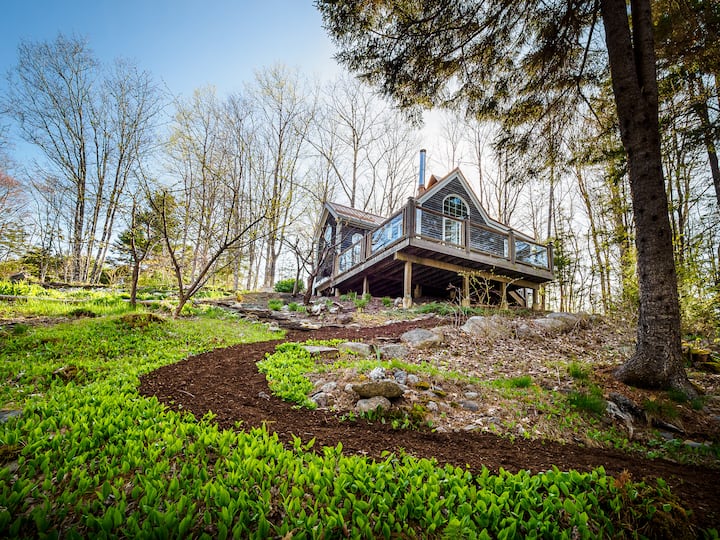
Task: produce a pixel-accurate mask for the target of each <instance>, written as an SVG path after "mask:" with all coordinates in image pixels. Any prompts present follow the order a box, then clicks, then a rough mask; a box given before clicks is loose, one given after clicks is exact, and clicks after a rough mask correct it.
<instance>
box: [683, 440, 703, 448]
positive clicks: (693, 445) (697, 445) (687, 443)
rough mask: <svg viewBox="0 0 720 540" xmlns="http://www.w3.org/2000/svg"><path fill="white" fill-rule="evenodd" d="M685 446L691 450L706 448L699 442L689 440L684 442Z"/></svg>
mask: <svg viewBox="0 0 720 540" xmlns="http://www.w3.org/2000/svg"><path fill="white" fill-rule="evenodd" d="M683 444H684V445H685V446H687V447H689V448H703V447H705V446H706V445H705V444H704V443H699V442H697V441H691V440H689V439H688V440H685V441H683Z"/></svg>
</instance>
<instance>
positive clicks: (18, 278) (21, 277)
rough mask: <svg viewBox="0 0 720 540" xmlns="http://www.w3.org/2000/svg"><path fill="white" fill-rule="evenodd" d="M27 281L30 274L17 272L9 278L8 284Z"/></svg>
mask: <svg viewBox="0 0 720 540" xmlns="http://www.w3.org/2000/svg"><path fill="white" fill-rule="evenodd" d="M28 279H30V274H26V273H25V272H18V273H17V274H12V275H11V276H10V283H19V282H21V281H27V280H28Z"/></svg>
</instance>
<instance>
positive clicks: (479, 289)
mask: <svg viewBox="0 0 720 540" xmlns="http://www.w3.org/2000/svg"><path fill="white" fill-rule="evenodd" d="M424 157H425V155H424V151H423V152H421V154H420V178H419V182H418V191H417V195H416V196H415V197H410V198H409V199H408V201H407V203H406V204H405V206H404V207H402V208H401V209H400V210H398V211H396V212H395V213H394V214H392V215H391V216H388V217H381V216H376V215H374V214H370V213H368V212H363V211H360V210H357V209H355V208H350V207H348V206H344V205H341V204H337V203H333V202H328V203H325V205H324V209H323V214H322V216H321V221H320V227H319V228H318V231H319V232H318V234H319V238H317V243H316V245H317V246H318V249H317V253H316V264H317V269H318V274H317V277H316V278H315V284H314V288H315V293H316V294H324V295H330V294H344V293H347V292H356V293H358V294H365V293H369V294H372V295H373V296H390V297H393V298H395V297H402V300H403V306H405V307H410V306H412V303H413V299H417V298H419V297H426V298H427V297H430V298H445V299H447V298H454V299H455V300H458V301H460V302H461V303H462V304H463V305H470V304H471V303H481V304H498V305H501V306H510V305H516V306H522V307H533V308H534V309H538V308H539V306H540V296H539V291H540V289H541V286H542V285H543V284H544V283H547V282H549V281H552V280H553V278H554V275H553V257H552V245H544V244H540V243H538V242H536V241H535V239H533V238H531V237H530V236H528V235H525V234H522V233H521V232H519V231H516V230H514V229H512V228H510V227H508V226H507V225H504V224H502V223H499V222H498V221H495V220H493V219H491V218H490V217H489V216H488V214H487V212H486V211H485V209H484V208H483V207H482V205H481V204H480V202H479V200H478V198H477V196H476V195H475V193H474V192H473V190H472V188H471V187H470V184H469V183H468V181H467V180H466V178H465V177H464V176H463V174H462V172H461V171H460V169H455V170H453V171H452V172H450V173H449V174H448V175H446V176H445V177H444V178H440V179H437V178H435V177H434V176H432V177H431V178H430V180H429V181H428V182H427V186H426V185H425V182H424Z"/></svg>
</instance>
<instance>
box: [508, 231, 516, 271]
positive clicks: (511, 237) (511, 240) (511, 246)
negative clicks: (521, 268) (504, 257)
mask: <svg viewBox="0 0 720 540" xmlns="http://www.w3.org/2000/svg"><path fill="white" fill-rule="evenodd" d="M508 256H509V258H510V262H511V263H515V233H514V232H513V230H512V229H510V231H509V232H508Z"/></svg>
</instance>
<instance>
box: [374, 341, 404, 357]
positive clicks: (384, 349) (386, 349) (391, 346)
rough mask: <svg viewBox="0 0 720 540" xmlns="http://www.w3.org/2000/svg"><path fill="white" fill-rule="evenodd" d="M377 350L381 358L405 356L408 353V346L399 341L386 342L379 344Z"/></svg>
mask: <svg viewBox="0 0 720 540" xmlns="http://www.w3.org/2000/svg"><path fill="white" fill-rule="evenodd" d="M378 350H379V351H380V358H383V359H391V358H397V359H401V358H406V357H407V355H408V354H409V353H410V351H409V350H408V348H407V347H406V346H405V345H402V344H400V343H388V344H386V345H381V346H380V348H379V349H378Z"/></svg>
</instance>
